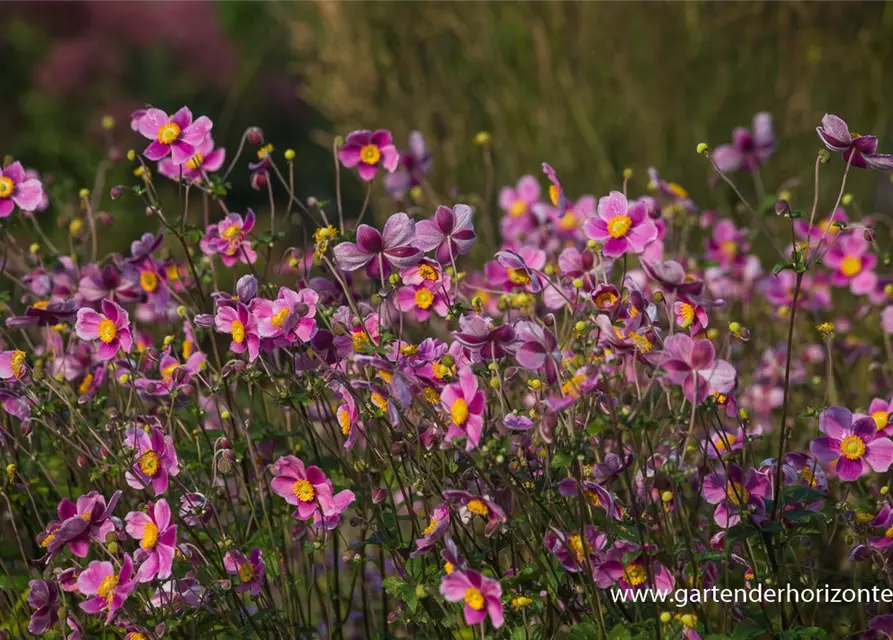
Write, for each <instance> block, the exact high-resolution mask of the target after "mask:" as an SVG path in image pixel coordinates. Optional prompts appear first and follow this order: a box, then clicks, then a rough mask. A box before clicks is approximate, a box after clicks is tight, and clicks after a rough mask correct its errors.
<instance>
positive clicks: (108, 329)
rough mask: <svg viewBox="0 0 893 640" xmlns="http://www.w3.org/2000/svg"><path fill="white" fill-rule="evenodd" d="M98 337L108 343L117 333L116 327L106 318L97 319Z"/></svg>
mask: <svg viewBox="0 0 893 640" xmlns="http://www.w3.org/2000/svg"><path fill="white" fill-rule="evenodd" d="M98 333H99V339H100V340H102V341H103V342H104V343H106V344H108V343H110V342H111V341H112V340H114V339H115V338H116V337H117V335H118V327H116V326H115V323H114V322H112V321H111V320H109V319H108V318H103V319H102V320H100V321H99V331H98Z"/></svg>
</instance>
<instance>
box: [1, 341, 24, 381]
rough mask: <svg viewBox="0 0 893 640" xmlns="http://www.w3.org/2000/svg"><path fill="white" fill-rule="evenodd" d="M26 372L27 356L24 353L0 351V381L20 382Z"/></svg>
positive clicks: (14, 350) (17, 350)
mask: <svg viewBox="0 0 893 640" xmlns="http://www.w3.org/2000/svg"><path fill="white" fill-rule="evenodd" d="M27 371H28V356H27V354H26V353H25V352H24V351H21V350H19V349H13V350H11V351H0V380H21V379H22V376H24V375H25V373H27Z"/></svg>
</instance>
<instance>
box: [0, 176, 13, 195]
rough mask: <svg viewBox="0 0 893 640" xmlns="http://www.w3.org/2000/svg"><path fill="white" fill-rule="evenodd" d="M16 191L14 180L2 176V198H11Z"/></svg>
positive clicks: (0, 190) (0, 192)
mask: <svg viewBox="0 0 893 640" xmlns="http://www.w3.org/2000/svg"><path fill="white" fill-rule="evenodd" d="M14 190H15V183H14V182H13V181H12V178H7V177H6V176H0V198H8V197H10V196H11V195H12V192H13V191H14Z"/></svg>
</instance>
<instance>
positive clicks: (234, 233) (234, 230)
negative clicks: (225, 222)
mask: <svg viewBox="0 0 893 640" xmlns="http://www.w3.org/2000/svg"><path fill="white" fill-rule="evenodd" d="M240 233H242V229H241V227H239V225H237V224H231V225H229V226H228V227H227V228H226V229H224V230H223V233H221V234H220V235H221V236H222V237H223V239H224V240H229V241H230V242H232V241H233V240H235V239H236V237H238V235H239V234H240Z"/></svg>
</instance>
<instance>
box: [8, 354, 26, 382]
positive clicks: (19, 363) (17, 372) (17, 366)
mask: <svg viewBox="0 0 893 640" xmlns="http://www.w3.org/2000/svg"><path fill="white" fill-rule="evenodd" d="M9 368H10V369H12V373H13V375H14V376H15V377H16V378H18V377H19V376H21V375H22V373H23V372H24V371H25V352H24V351H20V350H19V349H16V350H15V351H13V352H12V357H11V358H10V359H9Z"/></svg>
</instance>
